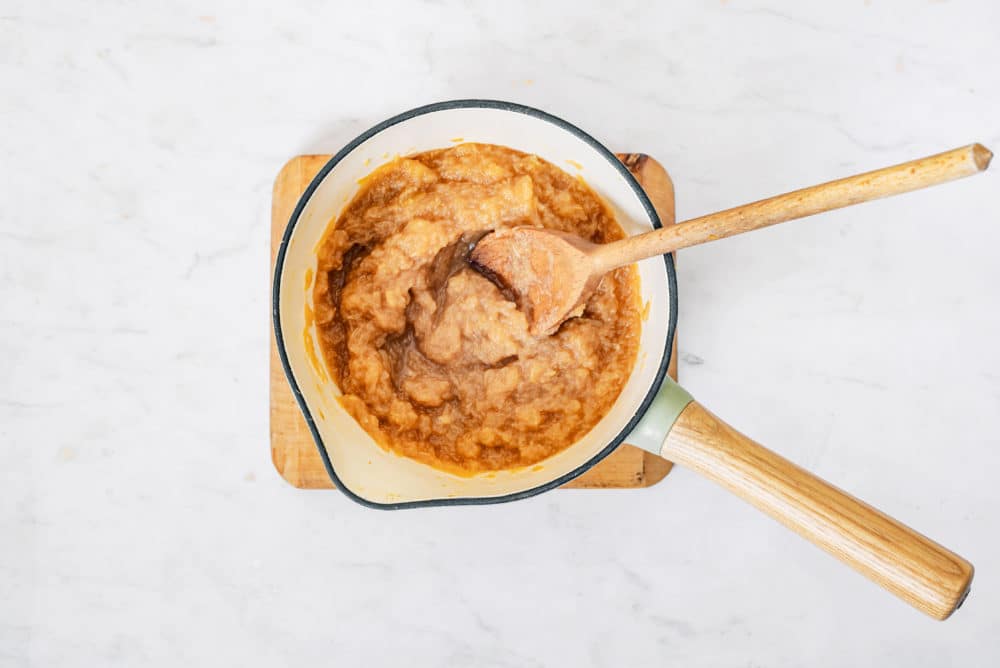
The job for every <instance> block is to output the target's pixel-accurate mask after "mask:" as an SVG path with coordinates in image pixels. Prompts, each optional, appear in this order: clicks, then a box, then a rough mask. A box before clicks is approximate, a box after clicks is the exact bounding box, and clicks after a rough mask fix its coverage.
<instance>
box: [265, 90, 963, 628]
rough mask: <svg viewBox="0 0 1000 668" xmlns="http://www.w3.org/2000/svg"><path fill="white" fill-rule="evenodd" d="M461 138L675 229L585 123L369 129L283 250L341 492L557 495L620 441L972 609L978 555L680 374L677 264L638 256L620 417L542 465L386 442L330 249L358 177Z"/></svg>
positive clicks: (288, 348) (411, 496)
mask: <svg viewBox="0 0 1000 668" xmlns="http://www.w3.org/2000/svg"><path fill="white" fill-rule="evenodd" d="M457 138H461V139H462V140H464V141H475V142H484V143H490V144H500V145H504V146H509V147H511V148H514V149H517V150H519V151H524V152H526V153H534V154H536V155H539V156H541V157H542V158H544V159H546V160H548V161H550V162H552V163H553V164H556V165H565V164H566V163H567V161H572V162H574V163H577V164H579V165H580V166H582V173H583V174H585V175H586V180H587V183H588V185H589V186H590V187H591V188H593V189H594V190H595V191H596V192H597V193H598V194H600V195H601V197H603V198H604V200H605V201H606V202H607V204H608V205H609V206H610V208H611V209H612V211H613V212H614V213H615V215H616V216H617V218H618V220H619V222H621V223H622V224H623V226H624V227H625V231H626V233H628V234H637V233H640V232H643V231H647V230H649V229H651V228H653V227H658V226H659V220H658V218H657V215H656V212H655V210H654V209H653V206H652V205H651V204H650V202H649V200H648V199H647V197H646V195H645V193H643V191H642V189H641V188H640V186H639V184H638V183H637V182H636V180H635V179H634V178H633V177H632V175H631V174H630V173H629V172H628V170H627V169H626V168H625V167H624V166H623V165H622V164H621V163H620V162H619V161H618V160H617V159H616V158H615V156H614V155H613V154H612V153H611V152H610V151H609V150H608V149H607V148H605V147H604V146H602V145H601V144H600V143H598V142H597V141H596V140H595V139H593V138H592V137H590V136H589V135H587V134H586V133H585V132H583V131H582V130H580V129H578V128H576V127H574V126H572V125H570V124H569V123H567V122H565V121H563V120H561V119H559V118H556V117H554V116H551V115H549V114H546V113H544V112H542V111H538V110H536V109H531V108H528V107H524V106H521V105H517V104H511V103H506V102H494V101H488V100H459V101H453V102H443V103H438V104H432V105H429V106H426V107H421V108H419V109H414V110H412V111H409V112H406V113H404V114H400V115H399V116H396V117H394V118H391V119H389V120H387V121H385V122H383V123H381V124H379V125H377V126H375V127H373V128H372V129H371V130H368V131H367V132H365V133H364V134H362V135H361V136H359V137H358V138H357V139H355V140H354V141H352V142H351V143H350V144H348V145H347V146H346V147H344V148H343V149H342V150H341V151H339V152H338V153H337V154H336V155H335V156H334V157H333V158H332V159H331V160H330V162H329V163H327V165H326V166H325V167H324V168H323V169H322V170H320V172H319V174H318V175H317V176H316V178H315V179H314V180H313V182H312V183H311V184H310V185H309V188H308V189H307V190H306V192H305V193H304V194H303V196H302V199H301V200H300V201H299V204H298V206H297V207H296V208H295V211H294V213H293V214H292V218H291V220H290V221H289V224H288V229H287V230H286V232H285V236H284V239H283V240H282V243H281V247H280V249H279V251H278V256H277V262H276V265H275V277H274V296H273V298H274V303H273V316H274V329H275V335H276V338H277V344H278V352H279V355H280V357H281V361H282V363H283V364H284V367H285V372H286V374H287V376H288V380H289V383H290V384H291V386H292V390H293V391H294V394H295V397H296V399H297V400H298V402H299V405H300V407H301V408H302V412H303V413H304V414H305V418H306V422H307V423H308V425H309V428H310V430H311V431H312V434H313V437H314V438H315V440H316V444H317V446H318V448H319V453H320V455H321V457H322V458H323V462H324V464H325V465H326V469H327V471H328V472H329V474H330V477H331V478H332V479H333V481H334V484H335V485H336V486H337V487H338V488H339V489H341V490H343V491H344V493H345V494H347V495H348V496H349V497H351V498H352V499H354V500H355V501H358V502H360V503H363V504H365V505H368V506H371V507H375V508H386V509H397V508H408V507H416V506H428V505H449V504H452V505H454V504H476V503H498V502H503V501H513V500H516V499H522V498H526V497H529V496H532V495H535V494H539V493H541V492H545V491H548V490H550V489H553V488H555V487H558V486H559V485H562V484H563V483H565V482H567V481H569V480H571V479H573V478H574V477H576V476H578V475H580V474H581V473H583V472H584V471H586V470H587V469H589V468H591V467H592V466H594V465H595V464H596V463H597V462H599V461H600V460H601V459H602V458H603V457H605V456H606V455H608V454H609V453H610V452H611V451H612V450H614V449H615V447H617V446H618V445H619V444H620V443H622V442H623V441H625V440H626V439H627V440H628V442H629V443H631V444H633V445H636V446H638V447H642V448H645V449H647V450H649V451H650V452H653V453H655V454H658V455H662V456H664V457H666V458H667V459H670V460H672V461H674V462H676V463H678V464H681V465H683V466H687V467H689V468H691V469H693V470H695V471H698V472H699V473H701V474H702V475H704V476H706V477H708V478H710V479H711V480H714V481H715V482H717V483H719V484H721V485H722V486H723V487H725V488H726V489H728V490H730V491H732V492H733V493H735V494H737V495H738V496H740V497H742V498H743V499H745V500H747V501H748V502H750V503H752V504H753V505H754V506H756V507H757V508H759V509H760V510H762V511H764V512H765V513H767V514H768V515H770V516H771V517H773V518H775V519H776V520H778V521H779V522H781V523H783V524H785V525H786V526H788V527H789V528H791V529H793V530H795V531H796V532H798V533H799V534H800V535H802V536H803V537H805V538H806V539H808V540H810V541H812V542H813V543H815V544H816V545H818V546H819V547H821V548H823V549H824V550H826V551H827V552H829V553H830V554H832V555H834V556H835V557H837V558H838V559H840V560H841V561H843V562H844V563H846V564H848V565H849V566H851V567H852V568H854V569H855V570H857V571H858V572H860V573H862V574H863V575H865V576H867V577H869V578H871V579H872V580H874V581H875V582H877V583H878V584H880V585H882V586H883V587H885V588H886V589H888V590H889V591H891V592H892V593H894V594H896V595H897V596H899V597H900V598H902V599H903V600H905V601H906V602H908V603H910V604H911V605H913V606H915V607H917V608H919V609H920V610H922V611H924V612H926V613H927V614H929V615H931V616H933V617H936V618H938V619H944V618H946V617H948V615H950V614H951V613H952V612H953V611H954V610H955V609H956V608H957V607H958V606H959V605H960V604H961V603H962V601H963V600H964V598H965V596H966V594H967V593H968V590H969V583H970V582H971V580H972V573H973V568H972V565H971V564H969V563H968V562H967V561H965V560H964V559H962V558H961V557H959V556H958V555H956V554H954V553H952V552H950V551H949V550H947V549H945V548H944V547H942V546H940V545H938V544H936V543H934V542H933V541H931V540H929V539H928V538H925V537H924V536H921V535H920V534H918V533H916V532H915V531H913V530H911V529H909V528H907V527H906V526H904V525H902V524H900V523H898V522H896V521H895V520H893V519H891V518H889V517H888V516H886V515H884V514H882V513H880V512H879V511H877V510H875V509H874V508H871V507H870V506H868V505H866V504H864V503H862V502H861V501H858V500H857V499H855V498H853V497H851V496H849V495H848V494H845V493H844V492H842V491H840V490H838V489H837V488H835V487H833V486H831V485H829V484H827V483H826V482H824V481H822V480H820V479H818V478H816V477H815V476H813V475H811V474H810V473H808V472H807V471H805V470H803V469H801V468H799V467H797V466H795V465H794V464H792V463H791V462H789V461H787V460H785V459H783V458H782V457H779V456H778V455H776V454H774V453H773V452H770V451H769V450H767V449H765V448H763V447H762V446H760V445H758V444H757V443H755V442H753V441H752V440H750V439H749V438H747V437H745V436H743V435H742V434H740V433H739V432H737V431H736V430H734V429H733V428H731V427H729V426H728V425H726V424H725V423H723V422H722V421H721V420H719V419H718V418H716V417H715V416H714V415H712V414H711V413H710V412H709V411H707V410H706V409H705V408H703V407H702V406H701V405H700V404H698V403H697V402H695V401H693V400H692V399H691V396H690V395H689V394H688V393H687V392H686V391H685V390H683V389H682V388H680V387H679V386H678V385H676V384H675V383H674V382H673V381H671V380H670V378H669V377H668V376H667V375H666V369H667V364H668V363H669V361H670V354H671V346H672V342H673V335H674V326H675V324H676V321H677V285H676V278H675V274H674V266H673V261H672V259H671V257H670V256H664V257H654V258H650V259H646V260H642V261H641V262H639V263H638V269H639V276H640V280H641V293H642V300H643V302H644V303H648V304H649V315H648V317H647V318H646V320H645V322H644V323H643V328H642V334H641V338H640V344H639V354H638V358H637V360H636V364H635V368H634V369H633V371H632V374H631V375H630V377H629V380H628V382H627V383H626V385H625V387H624V389H623V390H622V392H621V396H619V397H618V400H617V401H616V403H615V404H614V406H613V407H612V409H611V411H610V412H609V413H608V414H607V415H606V416H605V417H604V419H602V420H601V421H600V422H599V423H598V424H597V425H596V426H595V427H594V428H593V429H592V430H591V431H590V432H589V433H588V434H587V435H586V436H584V437H583V438H581V439H580V440H579V441H577V442H576V443H574V444H572V445H571V446H570V447H568V448H566V449H565V450H563V451H562V452H560V453H558V454H557V455H555V456H553V457H551V458H549V459H547V460H545V461H544V462H542V465H541V466H536V467H529V468H526V469H523V470H516V471H501V472H497V473H493V474H490V475H480V476H472V477H460V476H455V475H452V474H449V473H445V472H443V471H439V470H437V469H434V468H431V467H429V466H426V465H424V464H421V463H418V462H416V461H413V460H410V459H407V458H404V457H401V456H399V455H396V454H394V453H392V452H389V451H387V450H385V449H383V448H382V447H380V446H379V445H378V444H377V443H375V441H374V440H372V438H371V437H370V436H369V435H368V433H367V432H365V431H364V429H362V428H361V427H360V425H358V424H357V422H355V421H354V419H353V418H352V417H351V416H350V415H349V414H348V413H347V412H346V411H345V410H344V409H343V408H341V406H340V404H339V403H338V401H337V397H338V395H339V394H340V391H339V389H338V388H337V387H336V384H335V383H333V382H332V381H331V380H329V377H330V376H329V374H328V373H327V372H326V370H325V369H324V368H323V366H322V365H323V362H322V359H323V356H322V354H321V353H320V351H319V349H318V348H316V343H315V342H316V341H317V340H318V337H317V336H316V335H315V332H314V331H312V327H314V325H312V324H311V323H310V322H309V319H308V318H307V315H306V311H307V306H311V301H312V293H311V290H308V289H307V288H306V287H305V286H307V285H308V283H309V279H310V277H311V276H312V275H313V273H314V272H315V269H316V256H315V250H316V247H317V244H318V242H319V241H320V239H321V238H322V236H323V233H324V231H325V230H326V227H327V225H328V224H329V222H330V220H331V219H333V218H334V217H335V216H337V215H338V214H339V213H340V211H341V210H342V209H343V207H344V205H345V204H346V203H347V202H348V201H349V200H350V199H351V197H352V196H353V195H354V194H355V193H356V192H357V190H358V180H359V179H360V178H362V177H364V176H366V175H367V174H369V173H370V172H371V171H372V170H373V169H374V168H375V166H377V165H378V164H379V163H381V162H385V161H386V160H387V159H388V157H389V156H395V155H397V154H408V153H414V152H419V151H426V150H431V149H436V148H443V147H448V146H453V145H454V142H455V140H456V139H457Z"/></svg>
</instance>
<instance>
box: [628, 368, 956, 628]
mask: <svg viewBox="0 0 1000 668" xmlns="http://www.w3.org/2000/svg"><path fill="white" fill-rule="evenodd" d="M659 396H660V397H661V399H660V403H659V406H657V407H658V408H660V409H661V410H662V411H664V413H665V415H664V416H665V417H666V419H668V420H672V426H670V427H668V428H667V429H666V430H665V431H666V434H667V435H666V439H665V440H664V441H662V449H661V450H660V453H659V454H661V455H662V456H663V457H665V458H666V459H669V460H671V461H672V462H675V463H677V464H680V465H682V466H686V467H687V468H690V469H692V470H694V471H697V472H698V473H700V474H702V475H703V476H705V477H706V478H708V479H709V480H712V481H714V482H716V483H718V484H720V485H722V486H723V487H725V488H726V489H728V490H729V491H730V492H732V493H734V494H736V495H737V496H739V497H740V498H742V499H743V500H745V501H748V502H749V503H751V504H752V505H754V506H756V507H757V508H758V509H759V510H762V511H764V512H765V513H767V514H768V515H770V516H771V517H773V518H774V519H776V520H778V521H779V522H781V523H782V524H784V525H785V526H787V527H788V528H790V529H792V530H793V531H795V532H796V533H798V534H799V535H800V536H802V537H804V538H805V539H807V540H809V541H811V542H812V543H814V544H815V545H817V546H819V547H821V548H823V549H824V550H826V551H827V552H829V553H830V554H832V555H833V556H835V557H836V558H838V559H840V560H841V561H842V562H844V563H845V564H847V565H848V566H850V567H851V568H853V569H854V570H856V571H858V572H859V573H861V574H862V575H864V576H866V577H867V578H869V579H871V580H872V581H874V582H875V583H877V584H879V585H881V586H882V587H884V588H885V589H887V590H888V591H890V592H892V593H893V594H895V595H896V596H898V597H899V598H901V599H903V600H904V601H906V602H907V603H909V604H910V605H912V606H913V607H915V608H917V609H918V610H921V611H923V612H925V613H926V614H928V615H930V616H931V617H934V618H936V619H946V618H947V617H948V616H949V615H951V613H952V612H954V611H955V610H956V609H957V608H958V607H959V606H960V605H961V604H962V602H963V601H964V600H965V597H966V595H967V594H968V592H969V585H970V583H971V581H972V575H973V567H972V564H970V563H969V562H968V561H966V560H965V559H963V558H962V557H960V556H958V555H957V554H955V553H954V552H952V551H950V550H948V549H947V548H945V547H942V546H941V545H938V544H937V543H935V542H934V541H932V540H931V539H929V538H927V537H926V536H923V535H921V534H919V533H917V532H916V531H914V530H913V529H910V528H909V527H907V526H905V525H904V524H902V523H900V522H897V521H896V520H894V519H892V518H891V517H889V516H888V515H886V514H884V513H882V512H880V511H878V510H876V509H875V508H872V507H871V506H869V505H868V504H866V503H864V502H862V501H859V500H858V499H856V498H854V497H853V496H851V495H850V494H847V493H846V492H844V491H842V490H840V489H837V488H836V487H834V486H833V485H831V484H829V483H827V482H825V481H823V480H821V479H820V478H817V477H816V476H814V475H813V474H811V473H809V472H808V471H806V470H805V469H802V468H800V467H799V466H796V465H795V464H793V463H792V462H790V461H788V460H787V459H785V458H783V457H781V456H779V455H777V454H775V453H773V452H771V451H770V450H768V449H767V448H765V447H763V446H762V445H760V444H758V443H756V442H754V441H753V440H751V439H750V438H748V437H746V436H744V435H743V434H741V433H740V432H738V431H736V430H735V429H733V428H732V427H730V426H729V425H728V424H726V423H725V422H723V421H722V420H720V419H719V418H717V417H716V416H715V415H713V414H712V413H711V412H709V411H708V410H707V409H705V408H704V407H703V406H702V405H701V404H699V403H698V402H696V401H694V400H692V399H691V397H690V395H689V394H687V393H686V392H685V391H684V390H683V389H682V388H680V387H679V386H678V385H676V384H675V383H673V381H671V380H669V379H667V380H666V381H665V387H664V389H663V390H661V393H660V395H659ZM643 426H644V425H642V424H640V427H639V428H638V430H637V432H636V433H637V436H638V437H637V438H636V439H633V438H632V437H631V436H630V438H629V441H630V442H634V441H639V444H640V445H645V443H642V442H641V441H643V440H648V437H651V436H652V433H653V432H654V431H660V433H661V434H662V433H663V430H660V429H656V428H655V427H654V426H653V425H652V424H651V423H646V425H645V426H646V427H647V428H648V433H647V434H646V437H647V438H644V437H643V432H642V430H643ZM657 426H660V427H661V429H662V425H657Z"/></svg>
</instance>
